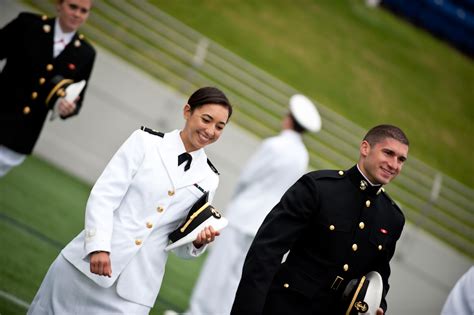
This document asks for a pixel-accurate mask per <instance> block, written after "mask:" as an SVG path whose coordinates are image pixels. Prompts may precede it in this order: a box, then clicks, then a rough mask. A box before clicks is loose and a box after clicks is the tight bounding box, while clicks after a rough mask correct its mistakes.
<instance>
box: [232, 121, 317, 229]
mask: <svg viewBox="0 0 474 315" xmlns="http://www.w3.org/2000/svg"><path fill="white" fill-rule="evenodd" d="M308 162H309V155H308V151H307V150H306V147H305V146H304V143H303V140H302V138H301V134H299V133H297V132H295V131H293V130H283V131H282V132H281V133H280V134H279V135H278V136H275V137H271V138H268V139H266V140H264V141H263V142H262V144H261V145H260V147H259V149H258V150H257V151H256V152H255V154H254V155H253V156H252V157H251V158H250V159H249V161H248V162H247V163H246V165H245V166H244V168H243V171H242V173H241V175H240V177H239V180H238V183H237V187H236V190H235V193H234V196H233V199H232V201H231V203H230V204H229V205H228V207H227V209H226V212H225V215H226V217H227V219H228V220H229V224H230V225H232V226H234V227H235V228H237V229H238V230H239V231H241V232H243V233H245V234H248V235H252V236H254V235H255V234H256V233H257V230H258V228H259V227H260V225H261V224H262V222H263V220H264V219H265V217H266V216H267V214H268V212H270V210H271V209H272V208H273V206H275V205H276V204H277V203H278V201H280V198H281V197H282V196H283V194H284V193H285V191H286V190H287V189H288V188H289V187H290V186H291V185H292V184H294V183H295V182H296V180H298V179H299V178H300V177H301V176H302V175H303V174H304V173H305V172H306V171H307V168H308Z"/></svg>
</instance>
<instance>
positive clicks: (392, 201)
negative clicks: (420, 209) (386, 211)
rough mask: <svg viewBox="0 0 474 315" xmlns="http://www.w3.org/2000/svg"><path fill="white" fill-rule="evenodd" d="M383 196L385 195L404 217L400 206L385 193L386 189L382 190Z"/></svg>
mask: <svg viewBox="0 0 474 315" xmlns="http://www.w3.org/2000/svg"><path fill="white" fill-rule="evenodd" d="M382 195H384V196H385V197H386V198H387V199H388V200H389V201H390V202H391V203H392V206H394V207H395V208H396V209H397V210H398V211H400V213H401V214H402V215H403V212H402V209H400V207H399V206H398V204H397V203H396V202H395V201H394V200H393V199H392V198H391V197H390V196H389V195H388V193H387V192H386V191H385V188H382Z"/></svg>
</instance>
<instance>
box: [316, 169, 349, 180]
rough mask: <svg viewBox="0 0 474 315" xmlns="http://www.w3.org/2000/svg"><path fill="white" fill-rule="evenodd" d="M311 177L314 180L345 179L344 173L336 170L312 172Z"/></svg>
mask: <svg viewBox="0 0 474 315" xmlns="http://www.w3.org/2000/svg"><path fill="white" fill-rule="evenodd" d="M311 177H313V178H315V179H320V178H335V179H340V178H345V177H346V171H337V170H321V171H314V172H312V173H311Z"/></svg>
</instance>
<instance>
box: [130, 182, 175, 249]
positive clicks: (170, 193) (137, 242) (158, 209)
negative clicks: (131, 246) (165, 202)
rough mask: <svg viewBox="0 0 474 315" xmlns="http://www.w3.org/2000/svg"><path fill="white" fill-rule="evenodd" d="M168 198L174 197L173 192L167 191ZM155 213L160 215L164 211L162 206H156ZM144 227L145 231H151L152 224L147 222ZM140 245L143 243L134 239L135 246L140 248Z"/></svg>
mask: <svg viewBox="0 0 474 315" xmlns="http://www.w3.org/2000/svg"><path fill="white" fill-rule="evenodd" d="M168 196H170V197H172V196H174V191H173V190H168ZM156 211H157V212H158V213H162V212H163V211H165V208H163V207H162V206H158V207H157V208H156ZM145 225H146V227H147V229H151V228H152V227H153V223H152V222H150V221H148V222H147V223H146V224H145ZM142 244H143V241H142V240H141V239H136V240H135V245H137V246H140V245H142Z"/></svg>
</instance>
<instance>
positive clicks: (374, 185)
mask: <svg viewBox="0 0 474 315" xmlns="http://www.w3.org/2000/svg"><path fill="white" fill-rule="evenodd" d="M356 165H357V169H358V170H359V173H360V174H361V175H362V176H363V177H364V178H365V180H366V181H367V182H368V183H369V184H370V186H372V187H378V186H382V185H380V184H378V185H376V184H372V182H371V181H370V180H369V179H368V178H367V176H365V174H364V173H363V172H362V171H361V170H360V167H359V163H357V164H356Z"/></svg>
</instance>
